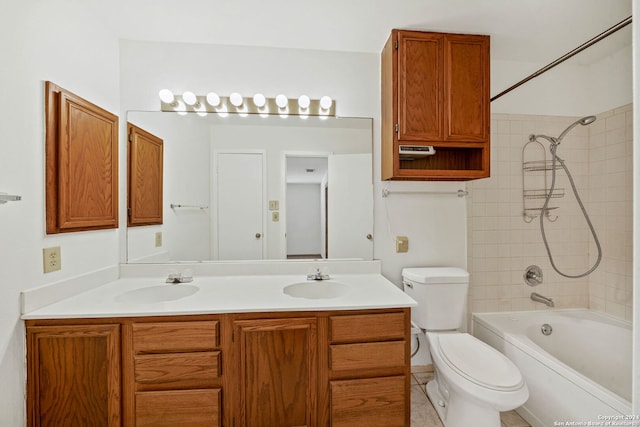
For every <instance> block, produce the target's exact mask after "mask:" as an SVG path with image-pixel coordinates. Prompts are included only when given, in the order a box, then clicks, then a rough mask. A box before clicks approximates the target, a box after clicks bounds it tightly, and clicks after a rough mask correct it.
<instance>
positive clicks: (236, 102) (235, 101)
mask: <svg viewBox="0 0 640 427" xmlns="http://www.w3.org/2000/svg"><path fill="white" fill-rule="evenodd" d="M229 101H231V104H232V105H233V106H234V107H239V106H241V105H242V101H243V100H242V95H240V94H239V93H238V92H233V93H232V94H231V95H229Z"/></svg>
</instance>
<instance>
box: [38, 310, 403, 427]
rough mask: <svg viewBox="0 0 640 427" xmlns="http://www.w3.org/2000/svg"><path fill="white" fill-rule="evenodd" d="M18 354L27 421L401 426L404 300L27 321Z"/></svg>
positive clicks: (132, 425)
mask: <svg viewBox="0 0 640 427" xmlns="http://www.w3.org/2000/svg"><path fill="white" fill-rule="evenodd" d="M27 361H28V372H27V384H28V385H27V389H28V396H27V399H28V426H29V427H35V426H56V427H57V426H62V425H100V426H109V427H111V426H121V425H122V426H124V427H143V426H153V427H164V426H167V427H168V426H176V425H188V426H190V427H194V426H195V427H199V426H208V427H215V426H230V427H232V426H236V427H271V426H273V427H282V426H307V427H328V426H334V427H340V426H349V427H358V426H363V427H364V426H371V425H375V426H377V427H395V426H408V425H409V424H410V393H409V387H410V378H411V377H410V369H411V366H410V309H409V308H398V309H385V310H357V311H319V312H279V313H246V314H220V315H196V316H162V317H141V318H117V319H84V320H77V319H76V320H73V319H72V320H29V321H27ZM121 385H122V387H121Z"/></svg>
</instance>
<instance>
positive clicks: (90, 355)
mask: <svg viewBox="0 0 640 427" xmlns="http://www.w3.org/2000/svg"><path fill="white" fill-rule="evenodd" d="M27 346H28V351H27V366H28V387H27V410H28V416H27V420H28V423H27V425H28V426H29V427H59V426H108V427H116V426H118V427H119V426H120V425H121V416H120V325H117V324H115V325H114V324H108V325H91V324H84V325H65V326H35V327H29V328H28V329H27Z"/></svg>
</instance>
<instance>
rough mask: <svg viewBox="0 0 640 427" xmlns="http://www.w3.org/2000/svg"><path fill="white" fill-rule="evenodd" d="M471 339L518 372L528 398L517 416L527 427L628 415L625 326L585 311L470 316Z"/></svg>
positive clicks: (628, 356)
mask: <svg viewBox="0 0 640 427" xmlns="http://www.w3.org/2000/svg"><path fill="white" fill-rule="evenodd" d="M543 324H548V325H551V327H552V328H553V331H552V333H551V334H550V335H544V334H543V333H542V331H541V327H542V325H543ZM473 335H474V336H476V337H478V338H479V339H481V340H482V341H484V342H486V343H488V344H490V345H491V346H493V347H495V348H496V349H498V350H500V351H501V352H502V353H504V354H505V355H506V356H507V357H508V358H509V359H511V360H512V361H513V362H514V363H515V364H516V365H517V366H518V368H520V371H521V372H522V374H523V376H524V378H525V381H526V382H527V386H528V387H529V394H530V397H529V400H528V401H527V402H526V403H525V404H524V405H523V406H522V407H520V408H518V409H517V411H518V413H519V414H520V415H521V416H522V417H523V418H524V419H525V420H527V421H528V422H529V424H531V425H532V426H533V427H550V426H554V425H555V426H557V425H561V424H560V423H564V425H567V423H566V422H567V421H575V422H580V421H584V422H587V421H592V422H593V421H595V422H603V421H604V422H606V421H607V420H612V419H615V420H626V419H627V418H624V417H625V416H628V415H629V414H631V323H630V322H625V321H620V320H617V319H614V318H612V317H610V316H607V315H605V314H601V313H598V312H594V311H589V310H586V309H570V310H548V311H522V312H507V313H476V314H474V315H473ZM611 417H617V418H611ZM636 422H637V420H636ZM584 425H587V424H586V423H585V424H584ZM594 425H597V424H594ZM603 425H605V424H603Z"/></svg>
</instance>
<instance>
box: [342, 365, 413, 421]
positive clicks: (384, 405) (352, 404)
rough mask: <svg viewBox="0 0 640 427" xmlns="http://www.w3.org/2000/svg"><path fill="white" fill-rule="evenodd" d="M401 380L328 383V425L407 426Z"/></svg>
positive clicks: (368, 379) (403, 384) (387, 379)
mask: <svg viewBox="0 0 640 427" xmlns="http://www.w3.org/2000/svg"><path fill="white" fill-rule="evenodd" d="M405 381H406V380H405V377H403V376H397V377H384V378H367V379H358V380H344V381H331V386H330V390H331V426H332V427H342V426H344V427H352V426H385V427H396V426H397V427H404V426H405V425H408V423H407V422H408V419H407V418H408V414H407V413H406V412H405V411H406V410H407V406H406V404H405V401H406V400H405V399H406V395H405V393H406V392H405V390H406V383H405Z"/></svg>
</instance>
